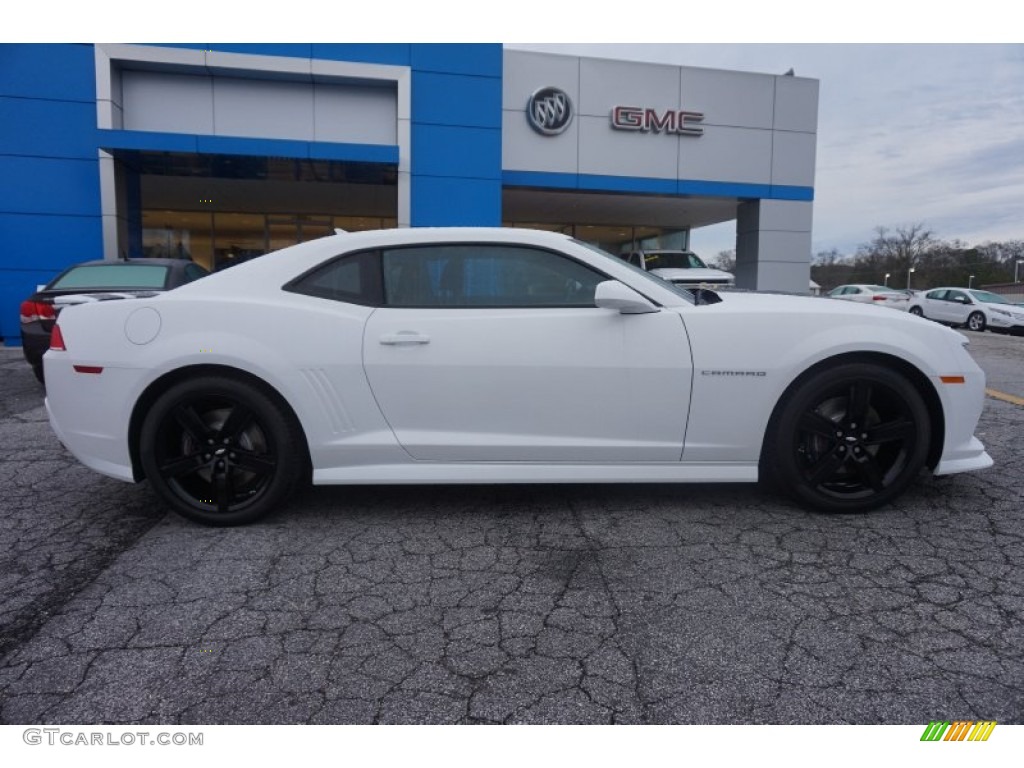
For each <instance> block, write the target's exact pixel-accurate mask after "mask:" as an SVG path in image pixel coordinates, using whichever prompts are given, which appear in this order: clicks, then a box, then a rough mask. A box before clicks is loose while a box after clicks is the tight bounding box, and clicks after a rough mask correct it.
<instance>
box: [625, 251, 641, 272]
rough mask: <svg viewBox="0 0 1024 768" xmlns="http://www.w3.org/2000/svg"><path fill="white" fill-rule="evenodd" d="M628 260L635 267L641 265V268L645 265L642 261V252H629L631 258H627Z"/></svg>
mask: <svg viewBox="0 0 1024 768" xmlns="http://www.w3.org/2000/svg"><path fill="white" fill-rule="evenodd" d="M626 261H628V262H629V263H630V264H632V265H633V266H634V267H640V268H641V269H642V268H643V266H644V265H643V264H641V263H640V254H639V253H631V254H629V258H627V259H626Z"/></svg>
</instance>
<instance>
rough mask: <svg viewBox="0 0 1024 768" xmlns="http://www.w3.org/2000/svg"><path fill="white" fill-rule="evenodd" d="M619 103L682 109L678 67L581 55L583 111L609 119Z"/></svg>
mask: <svg viewBox="0 0 1024 768" xmlns="http://www.w3.org/2000/svg"><path fill="white" fill-rule="evenodd" d="M616 105H622V106H630V107H651V108H653V109H657V110H659V111H664V110H669V109H676V110H678V109H680V108H681V107H680V105H679V67H674V66H666V65H663V64H640V63H636V62H631V61H611V60H609V59H580V99H579V112H580V114H582V115H594V116H599V117H603V118H604V119H605V121H606V122H607V121H608V120H609V115H610V114H611V110H612V107H614V106H616Z"/></svg>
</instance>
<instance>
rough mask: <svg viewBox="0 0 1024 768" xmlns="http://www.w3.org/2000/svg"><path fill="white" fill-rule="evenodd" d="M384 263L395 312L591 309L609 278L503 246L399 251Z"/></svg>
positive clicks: (564, 260)
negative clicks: (405, 309)
mask: <svg viewBox="0 0 1024 768" xmlns="http://www.w3.org/2000/svg"><path fill="white" fill-rule="evenodd" d="M381 264H382V270H383V276H384V299H385V303H386V304H387V305H388V306H393V307H593V306H594V289H595V288H596V287H597V284H598V283H600V282H602V281H604V280H607V279H608V278H607V277H605V276H604V275H602V274H601V273H600V272H596V271H594V270H592V269H591V268H590V267H587V266H584V265H583V264H580V263H578V262H576V261H573V260H572V259H570V258H568V257H566V256H561V255H559V254H557V253H552V252H550V251H543V250H539V249H535V248H529V247H520V246H509V245H500V244H492V245H487V244H481V245H476V244H466V245H463V244H456V245H433V246H417V247H409V248H395V249H392V250H386V251H384V252H383V256H382V261H381Z"/></svg>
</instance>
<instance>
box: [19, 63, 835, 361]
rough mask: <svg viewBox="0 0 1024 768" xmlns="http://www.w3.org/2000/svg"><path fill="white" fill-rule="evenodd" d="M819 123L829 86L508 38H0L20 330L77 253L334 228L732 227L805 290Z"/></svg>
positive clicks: (259, 249)
mask: <svg viewBox="0 0 1024 768" xmlns="http://www.w3.org/2000/svg"><path fill="white" fill-rule="evenodd" d="M817 114H818V82H817V81H816V80H812V79H807V78H801V77H794V76H792V75H781V74H779V75H774V74H757V73H749V72H738V71H726V70H716V69H704V68H697V67H679V66H671V65H662V64H647V63H637V62H628V61H620V60H610V59H598V58H581V57H577V56H564V55H553V54H546V53H535V52H529V51H522V50H512V49H506V48H503V47H502V46H501V45H499V44H479V45H477V44H469V45H463V44H451V45H449V44H412V45H405V44H230V45H215V44H195V45H178V44H175V45H167V46H164V45H120V44H118V45H72V44H68V45H34V44H25V45H20V44H18V45H0V178H2V179H3V182H2V184H0V338H2V340H3V341H4V342H5V343H6V344H9V345H10V344H18V343H19V321H18V307H19V304H20V302H21V301H22V300H23V299H24V298H26V297H27V296H28V295H29V294H30V293H31V292H32V291H33V290H34V288H35V286H36V285H37V284H40V283H45V282H48V281H49V280H50V279H52V278H53V277H54V275H56V274H57V272H59V271H60V270H61V269H63V268H64V267H66V266H68V265H69V264H73V263H75V262H79V261H85V260H89V259H98V258H107V259H117V258H123V257H154V256H161V257H168V256H170V257H182V258H186V257H187V258H191V259H193V260H194V261H196V262H198V263H200V264H202V265H204V266H206V267H208V268H210V269H221V268H224V267H225V266H228V265H231V264H234V263H238V262H241V261H244V260H246V259H250V258H254V257H257V256H259V255H260V254H263V253H266V252H268V251H272V250H276V249H278V248H282V247H285V246H288V245H292V244H294V243H297V242H302V241H305V240H309V239H312V238H316V237H321V236H323V235H326V234H329V233H331V232H332V231H333V230H334V229H335V228H341V229H346V230H358V229H373V228H379V227H394V226H399V227H405V226H412V227H421V226H449V225H456V226H508V227H533V228H541V229H550V230H556V231H560V232H566V233H569V234H573V235H575V236H576V237H578V238H580V239H582V240H586V241H589V242H594V243H597V244H599V245H601V246H603V247H604V248H606V249H607V250H610V251H612V252H623V251H627V250H629V249H632V248H637V247H648V248H653V247H668V248H685V247H688V246H689V242H690V233H691V231H692V230H695V229H697V228H700V227H703V226H707V225H710V224H718V223H721V222H728V221H733V222H735V226H736V269H735V272H736V283H737V285H738V286H739V287H741V288H750V289H758V290H787V291H799V292H806V291H807V286H808V277H809V262H810V250H811V219H812V208H813V199H814V168H815V147H816V137H817ZM702 255H703V256H705V257H709V256H710V257H713V256H714V254H702Z"/></svg>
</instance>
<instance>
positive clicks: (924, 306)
mask: <svg viewBox="0 0 1024 768" xmlns="http://www.w3.org/2000/svg"><path fill="white" fill-rule="evenodd" d="M945 298H946V289H945V288H940V289H938V290H935V291H928V293H926V294H925V295H924V296H922V297H921V311H922V312H923V313H924V316H925V317H927V318H928V319H929V320H941V321H943V322H948V321H947V320H946V317H947V315H948V314H949V311H948V309H947V306H946V301H945V300H944V299H945Z"/></svg>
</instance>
